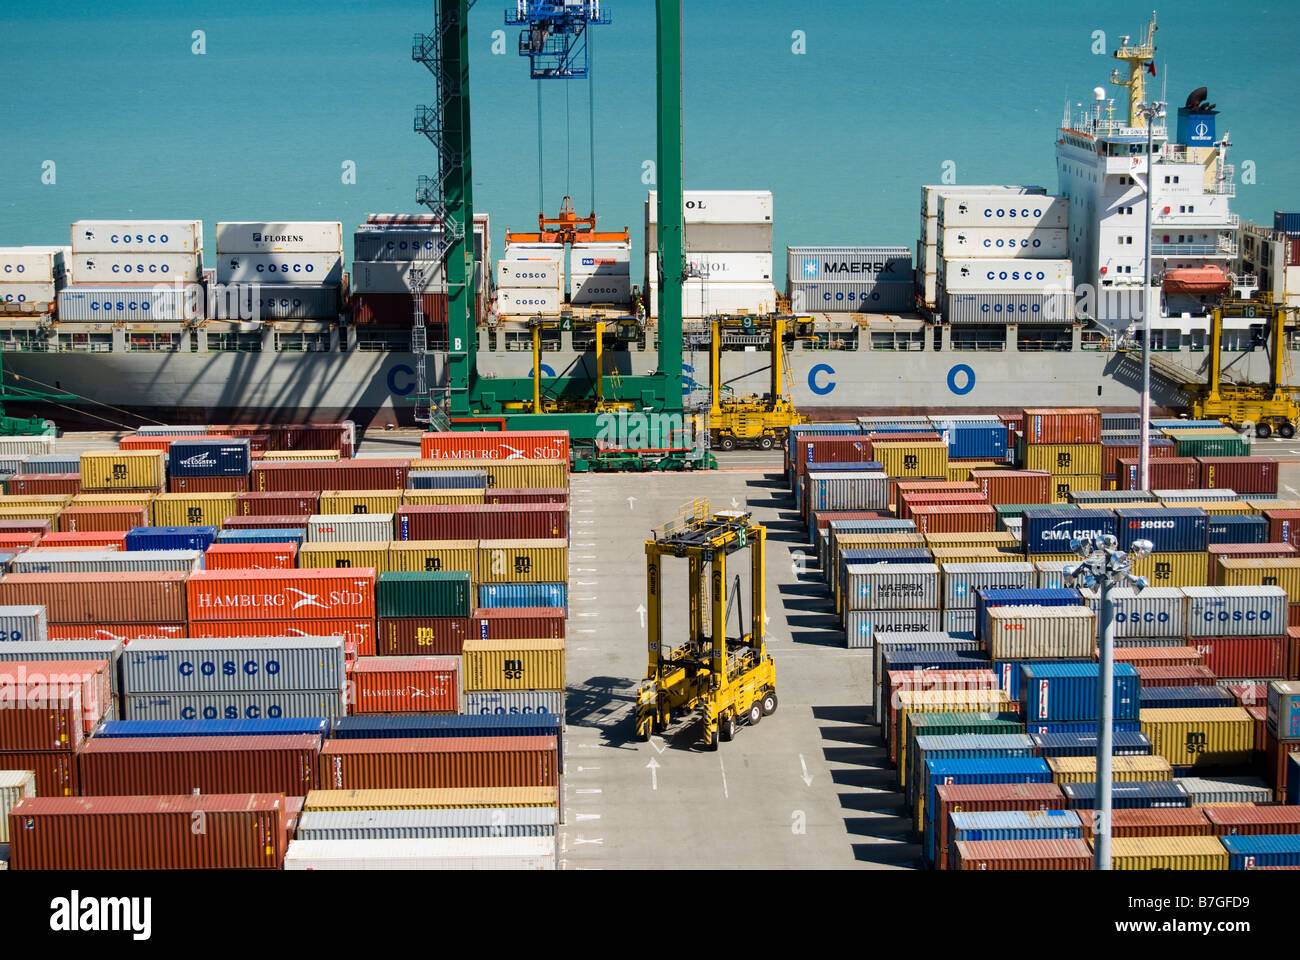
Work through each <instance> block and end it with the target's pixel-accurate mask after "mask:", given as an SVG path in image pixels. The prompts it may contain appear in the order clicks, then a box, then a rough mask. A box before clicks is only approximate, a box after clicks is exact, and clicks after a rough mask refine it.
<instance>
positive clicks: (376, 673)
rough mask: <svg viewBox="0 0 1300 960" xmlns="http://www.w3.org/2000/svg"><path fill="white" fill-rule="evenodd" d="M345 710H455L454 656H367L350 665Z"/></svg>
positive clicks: (456, 672)
mask: <svg viewBox="0 0 1300 960" xmlns="http://www.w3.org/2000/svg"><path fill="white" fill-rule="evenodd" d="M350 701H351V702H350V704H349V712H350V713H357V714H366V713H458V712H459V711H460V659H459V658H458V657H369V658H367V659H365V660H358V661H357V662H356V663H355V664H354V665H353V667H352V696H351V697H350Z"/></svg>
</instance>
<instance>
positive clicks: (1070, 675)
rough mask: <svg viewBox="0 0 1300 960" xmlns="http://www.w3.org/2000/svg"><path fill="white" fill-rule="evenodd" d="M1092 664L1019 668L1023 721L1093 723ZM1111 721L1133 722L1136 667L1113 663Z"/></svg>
mask: <svg viewBox="0 0 1300 960" xmlns="http://www.w3.org/2000/svg"><path fill="white" fill-rule="evenodd" d="M1100 669H1101V668H1100V667H1099V666H1098V665H1097V664H1095V663H1026V664H1025V665H1024V666H1022V667H1021V668H1020V692H1021V696H1020V700H1021V703H1022V706H1023V709H1024V713H1025V719H1026V721H1034V720H1048V721H1051V720H1093V719H1095V718H1096V716H1097V694H1098V690H1097V677H1098V675H1099V671H1100ZM1114 671H1115V697H1114V707H1115V719H1116V720H1136V719H1138V709H1139V706H1140V700H1139V698H1138V687H1139V684H1140V681H1139V679H1138V672H1137V667H1135V666H1133V664H1131V663H1116V664H1114Z"/></svg>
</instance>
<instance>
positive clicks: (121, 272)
mask: <svg viewBox="0 0 1300 960" xmlns="http://www.w3.org/2000/svg"><path fill="white" fill-rule="evenodd" d="M202 260H203V258H202V257H201V256H200V255H199V254H197V253H153V252H152V251H150V252H142V253H125V252H122V253H74V254H73V255H72V269H71V271H70V273H71V281H72V282H73V283H171V282H174V281H177V280H179V281H182V282H184V283H198V282H199V280H200V279H201V278H202V273H203V262H202Z"/></svg>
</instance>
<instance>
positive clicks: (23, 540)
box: [0, 533, 52, 553]
mask: <svg viewBox="0 0 1300 960" xmlns="http://www.w3.org/2000/svg"><path fill="white" fill-rule="evenodd" d="M45 536H46V537H48V536H52V534H48V533H47V534H45ZM42 539H43V537H42V536H41V534H39V533H0V551H3V552H4V553H17V552H19V551H21V550H27V549H29V548H30V547H34V546H36V544H37V543H38V542H40V541H41V540H42Z"/></svg>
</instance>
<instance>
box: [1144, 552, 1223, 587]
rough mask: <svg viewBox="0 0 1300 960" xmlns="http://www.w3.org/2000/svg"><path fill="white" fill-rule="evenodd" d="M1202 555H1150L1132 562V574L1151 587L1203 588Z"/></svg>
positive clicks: (1203, 567)
mask: <svg viewBox="0 0 1300 960" xmlns="http://www.w3.org/2000/svg"><path fill="white" fill-rule="evenodd" d="M1205 556H1206V555H1205V554H1204V553H1152V554H1148V555H1147V556H1145V557H1143V558H1142V559H1141V560H1135V561H1134V562H1133V568H1132V573H1133V575H1134V576H1137V577H1146V580H1147V583H1149V584H1151V586H1153V587H1203V586H1204V585H1205V579H1206V570H1205V564H1206V561H1205Z"/></svg>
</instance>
